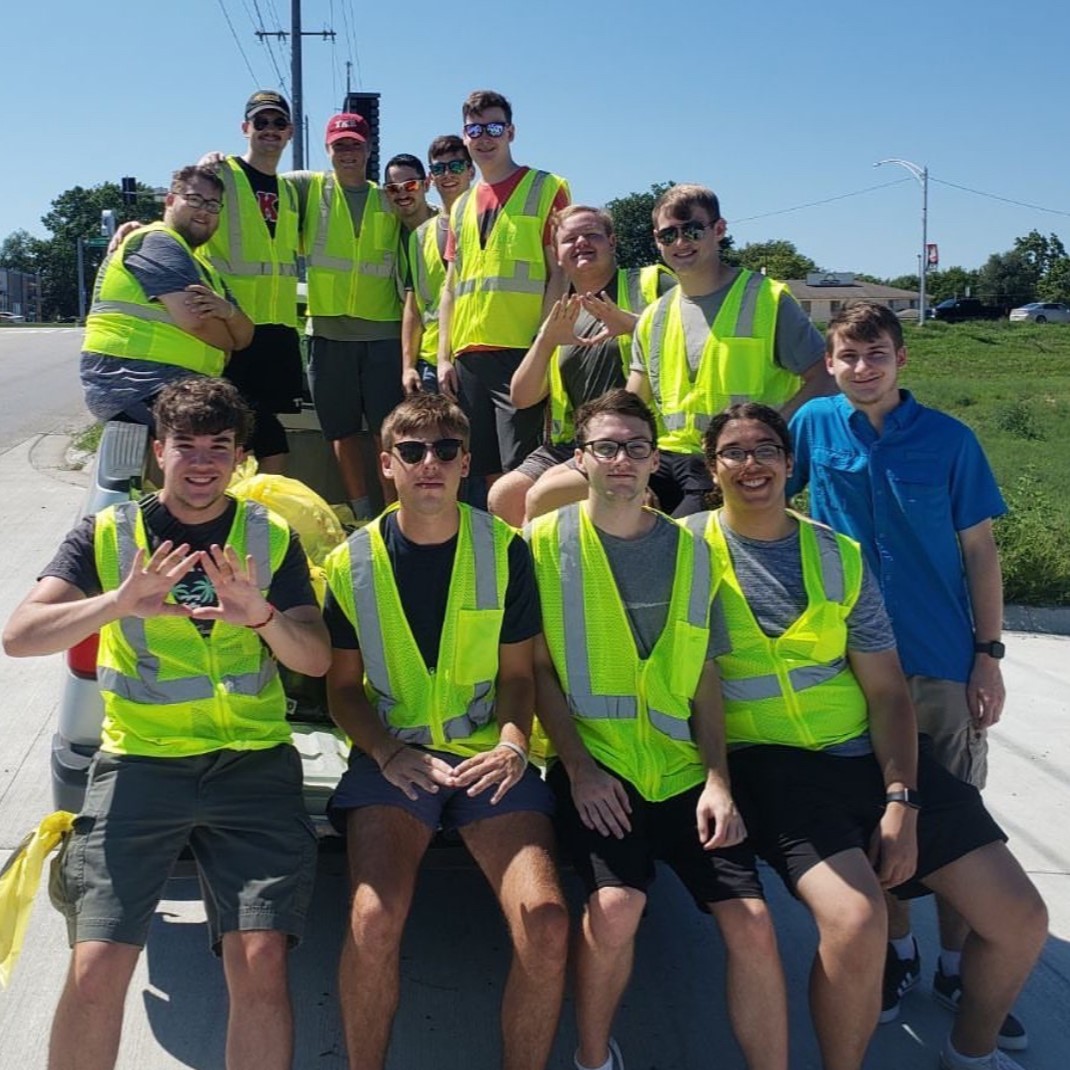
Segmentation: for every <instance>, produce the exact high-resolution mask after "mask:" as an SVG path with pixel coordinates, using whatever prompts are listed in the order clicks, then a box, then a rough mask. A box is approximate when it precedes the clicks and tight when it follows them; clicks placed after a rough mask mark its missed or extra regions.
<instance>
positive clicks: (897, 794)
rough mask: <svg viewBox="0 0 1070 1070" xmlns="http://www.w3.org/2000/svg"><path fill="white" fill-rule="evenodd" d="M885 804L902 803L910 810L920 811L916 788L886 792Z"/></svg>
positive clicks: (918, 794)
mask: <svg viewBox="0 0 1070 1070" xmlns="http://www.w3.org/2000/svg"><path fill="white" fill-rule="evenodd" d="M884 801H885V802H886V803H894V802H895V803H902V804H903V805H904V806H909V807H910V809H911V810H920V809H921V795H920V793H919V792H918V789H917V788H899V790H898V791H888V792H885V794H884Z"/></svg>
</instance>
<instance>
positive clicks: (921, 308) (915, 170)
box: [873, 156, 929, 327]
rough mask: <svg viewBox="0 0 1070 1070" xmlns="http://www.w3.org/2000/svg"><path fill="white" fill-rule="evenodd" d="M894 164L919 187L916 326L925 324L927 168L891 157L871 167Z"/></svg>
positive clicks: (927, 265)
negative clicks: (919, 212) (919, 234)
mask: <svg viewBox="0 0 1070 1070" xmlns="http://www.w3.org/2000/svg"><path fill="white" fill-rule="evenodd" d="M886 163H894V164H898V165H899V166H900V167H904V168H906V170H908V171H909V172H910V173H911V174H912V175H913V176H914V178H915V179H917V181H918V183H919V185H920V186H921V259H920V263H921V269H920V271H919V272H918V282H919V287H918V289H919V294H918V326H919V327H921V326H924V324H925V276H926V275H927V274H928V272H929V168H928V167H920V166H919V165H918V164H916V163H911V161H910V160H901V159H899V157H897V156H891V157H889V158H888V159H887V160H878V161H877V162H876V163H875V164H874V165H873V166H874V167H880V166H881V164H886Z"/></svg>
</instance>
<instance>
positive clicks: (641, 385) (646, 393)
mask: <svg viewBox="0 0 1070 1070" xmlns="http://www.w3.org/2000/svg"><path fill="white" fill-rule="evenodd" d="M627 389H628V390H629V391H631V393H633V394H634V395H635V396H636V397H637V398H639V399H641V400H642V401H645V402H646V403H647V404H648V405H649V404H650V402H651V401H652V400H653V398H654V394H653V392H652V391H651V389H650V380H649V379H648V378H647V376H646V372H635V371H633V372H629V373H628V383H627Z"/></svg>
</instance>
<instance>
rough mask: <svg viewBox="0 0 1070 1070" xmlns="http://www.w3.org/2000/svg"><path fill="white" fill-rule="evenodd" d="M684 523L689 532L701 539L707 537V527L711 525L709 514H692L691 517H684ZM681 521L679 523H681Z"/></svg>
mask: <svg viewBox="0 0 1070 1070" xmlns="http://www.w3.org/2000/svg"><path fill="white" fill-rule="evenodd" d="M681 519H682V522H683V525H684V527H685V528H687V530H688V531H690V532H693V533H694V534H695V535H697V536H698V537H699V538H700V539H704V538H705V537H706V525H707V524H708V523H709V519H710V514H709V513H692V514H691V515H690V516H685V517H682V518H681ZM679 522H680V521H678V523H679Z"/></svg>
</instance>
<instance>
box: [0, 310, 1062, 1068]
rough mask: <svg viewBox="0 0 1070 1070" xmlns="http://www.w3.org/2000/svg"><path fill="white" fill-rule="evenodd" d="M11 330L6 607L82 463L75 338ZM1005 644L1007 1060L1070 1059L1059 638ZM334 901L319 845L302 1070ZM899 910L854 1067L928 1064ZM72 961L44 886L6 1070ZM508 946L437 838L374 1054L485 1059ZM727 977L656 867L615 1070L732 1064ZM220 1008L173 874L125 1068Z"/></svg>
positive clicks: (300, 978)
mask: <svg viewBox="0 0 1070 1070" xmlns="http://www.w3.org/2000/svg"><path fill="white" fill-rule="evenodd" d="M24 333H29V332H17V331H15V330H13V329H10V328H5V329H3V330H0V399H6V398H7V395H8V394H9V393H10V392H11V391H12V390H14V389H18V390H20V391H21V392H22V393H21V398H22V400H21V403H20V404H19V405H17V406H15V405H12V404H10V403H8V402H7V401H5V402H4V404H3V407H0V443H3V447H2V449H0V488H2V493H0V532H2V535H0V538H2V540H3V541H2V544H0V545H2V547H3V559H4V564H5V567H4V569H2V570H0V617H2V618H3V619H6V617H7V615H8V614H9V613H10V611H11V609H12V608H13V607H14V605H15V604H16V603H17V602H18V600H19V599H20V598H21V597H22V596H23V594H24V593H25V592H26V590H27V589H28V588H29V586H30V584H31V583H32V580H33V577H34V575H35V572H36V570H37V569H38V568H39V567H40V566H41V564H42V563H43V562H44V561H45V560H47V558H48V556H49V554H50V552H51V549H52V547H53V546H54V545H55V544H56V543H57V542H58V540H59V539H60V538H61V537H62V535H63V533H64V532H65V531H66V529H67V528H68V527H69V525H70V523H71V521H72V519H73V518H74V515H75V513H76V511H77V509H78V505H79V502H80V500H81V489H82V488H81V483H82V481H83V477H82V476H81V474H80V473H77V472H71V471H69V470H67V469H66V468H65V467H64V447H65V444H66V443H65V439H64V437H63V436H62V435H59V434H55V433H47V432H50V431H51V432H55V430H56V429H58V428H63V427H67V426H71V425H72V424H73V425H74V426H77V425H78V424H79V422H80V420H81V419H82V417H80V416H79V409H80V400H79V399H78V391H77V379H76V351H77V344H78V339H77V336H76V335H72V334H57V335H52V336H49V335H41V336H40V337H34V338H33V339H27V340H26V341H25V342H24V343H23V342H21V341H19V340H18V339H17V337H15V338H13V337H10V335H17V334H24ZM33 333H34V335H35V336H36V335H37V334H38V332H33ZM13 343H14V345H13ZM12 345H13V348H8V347H12ZM34 360H36V361H37V366H38V367H40V368H41V369H45V372H44V373H43V374H41V375H40V376H36V377H35V376H33V375H32V374H30V373H29V370H28V369H29V368H30V366H31V363H32V361H34ZM72 383H73V384H74V385H73V386H72ZM62 398H68V399H70V398H74V400H73V401H64V400H62ZM42 432H46V433H42ZM1007 642H1008V658H1007V662H1006V666H1007V669H1006V675H1007V683H1008V692H1009V694H1010V701H1009V704H1008V711H1007V714H1006V717H1005V721H1004V724H1003V725H1001V726H1000V728H999V730H998V731H997V732H996V733H994V734H993V739H992V758H991V767H992V778H991V784H990V787H989V789H988V792H987V797H988V800H989V805H990V807H991V808H992V810H993V812H994V813H995V814H996V816H997V818H998V819H999V820H1000V821H1001V823H1002V824H1003V825H1004V827H1005V828H1006V830H1007V832H1008V833H1009V834H1010V836H1011V842H1012V846H1013V847H1014V849H1015V850H1016V851H1017V852H1018V854H1019V857H1020V858H1021V859H1022V861H1023V864H1024V865H1025V866H1026V868H1027V869H1028V870H1029V872H1030V874H1031V875H1032V877H1033V879H1034V880H1035V881H1036V882H1037V884H1038V885H1039V887H1040V888H1041V891H1042V892H1043V893H1044V895H1045V897H1046V898H1047V900H1048V903H1049V907H1050V909H1051V914H1052V924H1051V929H1052V936H1051V938H1050V939H1049V942H1048V945H1047V948H1046V949H1045V953H1044V956H1043V958H1042V960H1041V962H1040V964H1039V965H1038V967H1037V969H1036V970H1035V971H1034V974H1033V976H1032V978H1031V979H1030V982H1029V984H1028V986H1027V988H1026V991H1025V993H1024V994H1023V997H1022V999H1021V1000H1020V1002H1019V1012H1020V1014H1021V1016H1022V1018H1023V1019H1024V1020H1025V1021H1026V1023H1027V1025H1028V1028H1029V1031H1030V1034H1031V1037H1032V1044H1031V1047H1030V1049H1029V1051H1027V1052H1024V1053H1022V1054H1020V1055H1017V1056H1016V1058H1018V1060H1019V1061H1020V1063H1021V1064H1022V1066H1023V1067H1026V1068H1027V1070H1042V1068H1043V1070H1064V1068H1065V1067H1066V1066H1068V1065H1070V1040H1068V1038H1070V833H1068V831H1067V830H1068V829H1070V749H1068V747H1067V742H1066V740H1067V727H1066V726H1067V723H1068V719H1070V704H1068V701H1067V689H1066V680H1067V673H1066V666H1067V664H1068V662H1070V640H1068V639H1063V638H1053V637H1037V636H1025V635H1016V636H1011V637H1009V638H1008V640H1007ZM60 671H61V667H60V664H59V659H58V658H45V659H30V660H24V661H14V660H9V659H4V658H3V657H2V655H0V695H3V699H4V706H3V711H4V712H3V715H2V716H3V726H4V730H3V732H0V862H2V861H3V860H4V859H5V858H6V857H7V855H8V854H9V853H10V851H11V850H12V849H13V848H14V847H15V846H16V844H17V843H18V841H19V840H20V839H21V837H22V836H23V834H24V833H25V832H27V831H28V830H29V829H30V828H31V827H32V826H34V825H35V824H36V823H37V821H38V820H39V819H40V818H41V817H42V816H43V815H44V814H46V813H47V812H48V811H49V810H50V809H51V806H50V797H49V783H48V760H49V741H50V738H51V733H52V723H53V720H54V713H55V704H56V701H57V699H58V696H59V680H60ZM767 888H768V890H769V892H770V901H771V904H772V907H773V911H774V914H775V916H776V918H777V926H778V932H779V936H780V941H781V949H782V953H783V956H784V960H785V968H786V971H787V974H788V983H789V989H790V992H791V998H792V1067H793V1068H798V1070H801V1068H815V1070H816V1068H817V1067H818V1066H819V1065H820V1064H819V1061H818V1056H817V1049H816V1044H815V1042H814V1039H813V1034H812V1031H811V1029H810V1026H809V1022H808V1019H807V1013H806V1001H805V991H806V975H807V971H808V969H809V960H810V956H811V954H812V949H813V945H814V935H813V930H812V926H811V924H810V922H809V920H808V918H807V916H806V915H805V912H804V911H803V910H802V909H801V908H800V907H799V906H798V905H797V904H795V903H794V902H792V901H791V900H790V899H789V898H788V897H787V896H786V895H785V894H784V893H783V892H782V891H781V889H780V887H779V885H778V883H777V882H776V880H775V879H770V880H769V881H768V882H767ZM573 892H574V889H573ZM573 898H575V896H573ZM344 910H345V886H344V880H343V859H342V857H341V856H340V855H339V854H338V853H336V852H331V851H324V852H323V854H322V855H321V859H320V866H319V873H318V879H317V887H316V896H315V902H314V909H313V913H312V917H311V920H310V924H309V930H308V933H307V934H306V939H305V942H304V944H303V945H302V946H301V947H300V948H298V949H297V951H295V953H294V954H293V957H292V966H291V969H292V988H293V992H294V999H295V1007H296V1019H297V1031H298V1037H297V1056H296V1059H295V1066H296V1067H297V1068H298V1070H340V1068H343V1067H344V1066H345V1059H344V1057H343V1054H342V1048H341V1038H340V1029H339V1021H338V1007H337V999H336V985H335V978H334V974H335V964H336V961H337V949H338V946H339V942H340V933H341V926H342V919H343V917H344ZM915 927H916V932H917V934H918V937H919V941H920V944H921V947H922V955H923V959H924V965H923V984H922V986H920V988H919V991H918V992H916V993H914V994H911V995H910V996H908V997H907V999H906V1001H905V1002H904V1006H903V1014H902V1017H901V1018H900V1020H899V1021H898V1022H897V1023H895V1024H894V1025H889V1026H884V1027H881V1028H880V1029H879V1031H878V1034H877V1037H876V1038H875V1040H874V1042H873V1044H872V1046H871V1050H870V1054H869V1057H868V1059H867V1063H866V1066H867V1067H869V1068H870V1070H892V1068H895V1070H904V1068H907V1070H913V1068H915V1067H917V1068H930V1067H932V1068H935V1067H936V1065H937V1052H938V1048H939V1045H940V1043H941V1042H942V1040H943V1037H944V1035H945V1033H946V1030H947V1028H948V1025H949V1017H948V1015H947V1013H946V1012H945V1011H943V1010H941V1009H940V1008H938V1007H937V1006H936V1005H935V1004H934V1003H933V1001H932V1000H931V999H929V998H928V996H927V994H925V992H924V991H922V990H921V989H925V988H926V987H927V983H928V979H929V976H930V974H931V970H932V967H933V965H934V962H935V955H936V936H935V926H934V922H933V918H932V907H931V904H930V903H926V902H923V903H921V904H919V905H918V906H917V907H916V908H915ZM66 960H67V949H66V943H65V935H64V931H63V925H62V922H61V919H60V917H59V915H58V914H56V913H55V911H53V910H52V909H51V907H50V905H49V903H48V901H47V895H46V893H45V891H44V890H42V891H41V892H40V893H39V896H38V901H37V905H36V910H35V913H34V916H33V920H32V922H31V925H30V930H29V934H28V937H27V941H26V945H25V950H24V952H23V956H22V959H21V961H20V963H19V966H18V968H17V970H16V973H15V976H14V979H13V981H12V984H11V986H10V987H9V989H8V990H7V991H5V992H0V1067H2V1068H3V1070H8V1068H14V1067H18V1068H21V1070H35V1068H38V1067H43V1066H44V1065H45V1052H46V1048H47V1036H48V1026H49V1021H50V1018H51V1014H52V1010H53V1007H54V1005H55V999H56V995H57V993H58V990H59V986H60V985H61V983H62V979H63V976H64V972H65V968H66ZM506 960H507V940H506V936H505V933H504V930H503V926H502V923H501V920H500V916H499V914H498V911H497V908H496V906H495V904H494V902H493V900H492V897H491V896H490V894H489V892H488V891H487V889H486V887H485V886H484V885H483V883H482V880H481V878H480V877H479V875H478V873H477V872H475V870H474V869H473V868H472V867H471V866H470V865H467V864H465V862H464V860H463V858H458V857H457V856H456V855H453V854H451V853H449V852H444V853H440V854H438V855H436V856H435V858H434V859H433V860H432V862H431V864H430V865H429V866H428V867H427V868H426V869H425V871H424V873H423V874H422V877H421V886H420V891H419V893H418V897H417V901H416V904H415V906H414V910H413V916H412V918H411V920H410V924H409V928H408V932H407V938H406V943H405V947H404V957H403V962H402V1008H401V1012H400V1014H399V1016H398V1020H397V1022H396V1026H395V1032H394V1043H393V1047H392V1051H391V1056H390V1061H389V1068H390V1070H427V1068H435V1070H471V1068H477V1070H482V1068H486V1070H491V1068H493V1067H494V1066H496V1065H497V1064H498V1062H499V1058H498V1054H497V1052H498V1045H497V1024H496V1023H497V1002H498V997H499V993H500V988H501V982H502V979H503V977H504V973H505V968H506ZM723 973H724V962H723V956H722V952H721V948H720V943H719V940H718V938H717V937H716V936H715V934H714V933H713V930H712V925H711V924H710V922H709V921H708V919H706V918H704V917H703V916H700V915H699V914H698V913H697V912H696V911H695V910H694V909H693V907H692V905H691V903H690V901H689V900H688V898H687V897H686V895H685V894H684V893H683V892H682V890H681V889H680V887H679V886H678V885H677V884H676V883H675V881H674V879H673V878H672V877H671V875H669V874H662V876H661V877H660V878H659V880H658V882H657V884H656V885H655V887H654V890H653V894H652V896H651V901H650V908H649V911H648V916H647V918H646V920H645V922H644V924H643V926H642V929H641V931H640V938H639V942H638V952H637V958H636V969H635V976H634V979H633V982H632V985H631V987H630V989H629V991H628V993H627V996H626V999H625V1003H624V1006H623V1008H622V1011H621V1014H620V1016H619V1020H618V1025H617V1029H616V1033H617V1037H618V1039H619V1041H620V1043H621V1047H622V1049H623V1051H624V1055H625V1059H626V1060H627V1062H628V1065H629V1067H630V1070H637V1068H640V1070H648V1068H649V1070H653V1068H655V1067H656V1068H657V1070H708V1068H711V1067H717V1068H718V1070H742V1067H743V1062H742V1059H741V1057H740V1055H739V1053H738V1051H737V1049H736V1047H735V1044H734V1042H733V1040H732V1038H731V1034H730V1032H729V1029H728V1025H727V1022H726V1018H725V1014H724V983H723ZM225 1006H226V1000H225V990H224V986H223V981H222V976H221V973H220V970H219V968H218V965H217V963H215V962H214V961H213V959H212V957H211V955H210V954H209V952H208V951H207V949H206V932H205V926H204V915H203V910H202V908H201V906H200V903H199V901H198V893H197V885H196V881H195V880H193V879H191V878H190V877H188V876H187V877H183V878H181V879H176V880H175V881H172V882H171V885H170V886H169V889H168V898H167V899H166V900H164V901H163V902H162V903H161V905H160V908H159V910H158V912H157V914H156V919H155V922H154V924H153V929H152V933H151V936H150V940H149V944H148V947H147V949H146V952H145V954H144V955H143V956H142V958H141V962H140V965H139V967H138V970H137V973H136V975H135V978H134V982H133V984H132V986H131V990H130V996H129V999H128V1002H127V1015H126V1025H125V1030H124V1035H123V1042H122V1047H121V1052H120V1057H119V1063H118V1066H119V1070H172V1068H177V1067H193V1068H196V1070H218V1068H219V1067H222V1065H223V1037H224V1027H225V1015H226V1010H225ZM574 1042H575V1034H574V1030H573V1026H572V1005H571V1002H569V1003H568V1004H566V1007H565V1011H564V1014H563V1016H562V1024H561V1029H560V1032H559V1039H558V1043H557V1046H556V1049H555V1052H554V1057H553V1061H552V1064H551V1065H552V1066H554V1067H556V1068H559V1070H567V1068H571V1065H572V1060H571V1052H572V1050H573V1046H574Z"/></svg>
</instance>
